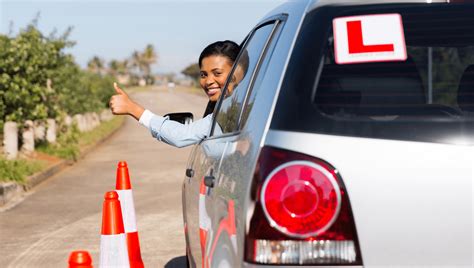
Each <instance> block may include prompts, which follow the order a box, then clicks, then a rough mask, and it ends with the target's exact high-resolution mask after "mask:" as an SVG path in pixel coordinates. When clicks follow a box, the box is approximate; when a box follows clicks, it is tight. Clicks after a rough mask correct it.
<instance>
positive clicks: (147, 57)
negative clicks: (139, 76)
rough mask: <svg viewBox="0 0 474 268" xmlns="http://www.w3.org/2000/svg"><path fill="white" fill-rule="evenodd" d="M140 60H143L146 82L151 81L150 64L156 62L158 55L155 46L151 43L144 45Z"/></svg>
mask: <svg viewBox="0 0 474 268" xmlns="http://www.w3.org/2000/svg"><path fill="white" fill-rule="evenodd" d="M141 57H142V62H143V72H144V75H145V79H146V80H147V84H148V82H151V81H149V80H151V65H152V64H154V63H156V62H157V58H158V55H157V54H156V52H155V48H154V47H153V45H151V44H148V45H147V46H146V47H145V50H144V51H143V53H142V55H141Z"/></svg>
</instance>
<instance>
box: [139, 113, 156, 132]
mask: <svg viewBox="0 0 474 268" xmlns="http://www.w3.org/2000/svg"><path fill="white" fill-rule="evenodd" d="M154 115H155V114H153V113H152V112H150V111H149V110H145V111H144V112H143V114H142V116H140V120H138V122H139V123H140V125H142V126H144V127H146V128H148V129H150V122H151V118H152V117H153V116H154Z"/></svg>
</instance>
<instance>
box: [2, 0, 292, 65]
mask: <svg viewBox="0 0 474 268" xmlns="http://www.w3.org/2000/svg"><path fill="white" fill-rule="evenodd" d="M281 3H283V1H282V0H254V1H250V0H220V1H217V0H205V1H199V0H174V1H172V0H155V1H151V0H139V1H132V0H128V1H116V0H115V1H113V0H101V1H93V0H82V1H78V0H74V1H72V0H61V1H59V0H56V1H41V0H29V1H24V0H0V23H1V27H0V34H8V33H11V34H12V35H15V34H16V33H18V31H19V30H20V29H22V28H24V27H25V26H26V25H27V24H28V23H30V22H31V21H32V20H33V19H34V18H35V17H36V15H37V14H38V12H39V14H40V18H39V21H38V28H39V29H40V30H41V32H42V33H44V34H46V35H48V34H49V33H51V32H52V31H53V30H57V32H58V33H59V34H60V33H63V32H64V31H65V30H66V29H67V28H68V27H70V26H72V27H73V30H72V33H71V35H70V37H69V39H70V40H72V41H75V42H76V45H75V46H74V47H72V48H69V49H68V50H67V52H69V53H71V54H73V55H74V57H75V59H76V62H77V63H78V64H79V65H81V66H82V67H85V66H86V65H87V62H88V61H89V60H90V59H91V58H92V57H93V56H96V55H97V56H99V57H101V58H103V59H104V60H106V61H107V62H109V61H110V60H112V59H116V60H123V59H126V58H128V57H130V55H131V54H132V53H133V51H134V50H143V49H144V48H145V46H146V45H147V44H152V45H153V46H154V47H155V49H156V50H157V52H158V57H159V59H158V63H157V64H155V65H154V66H153V71H154V72H155V73H168V72H174V73H180V72H181V70H183V69H184V68H185V67H186V66H188V65H189V64H191V63H195V62H197V59H198V57H199V54H200V52H201V51H202V49H203V48H204V47H205V46H206V45H208V44H210V43H212V42H214V41H218V40H226V39H229V40H233V41H235V42H237V43H240V42H241V41H242V40H243V39H244V38H245V36H246V35H247V34H248V33H249V32H250V30H251V29H252V28H253V27H254V26H255V25H256V24H257V23H258V21H259V20H260V19H261V18H262V17H263V16H265V14H267V13H268V12H270V11H271V10H272V9H273V8H275V7H277V6H278V5H280V4H281Z"/></svg>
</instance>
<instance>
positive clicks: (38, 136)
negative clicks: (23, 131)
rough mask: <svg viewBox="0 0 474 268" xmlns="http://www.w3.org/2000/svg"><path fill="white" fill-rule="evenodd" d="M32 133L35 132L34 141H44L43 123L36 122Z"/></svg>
mask: <svg viewBox="0 0 474 268" xmlns="http://www.w3.org/2000/svg"><path fill="white" fill-rule="evenodd" d="M34 132H35V140H37V141H44V140H45V139H46V127H45V126H44V122H42V121H40V120H36V121H35V126H34Z"/></svg>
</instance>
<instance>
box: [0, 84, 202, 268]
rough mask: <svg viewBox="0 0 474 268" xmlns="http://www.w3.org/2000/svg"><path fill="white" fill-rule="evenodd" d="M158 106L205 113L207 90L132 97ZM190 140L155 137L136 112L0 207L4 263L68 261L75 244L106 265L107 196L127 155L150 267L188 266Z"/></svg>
mask: <svg viewBox="0 0 474 268" xmlns="http://www.w3.org/2000/svg"><path fill="white" fill-rule="evenodd" d="M133 98H134V99H136V100H137V101H138V102H139V103H141V104H142V105H144V106H145V107H147V108H149V109H150V110H151V111H153V112H155V113H158V114H164V113H168V112H180V111H181V112H183V111H191V112H193V114H194V115H195V117H201V116H202V113H203V111H204V109H205V105H206V103H207V100H206V98H205V97H203V96H200V95H196V94H189V93H185V92H183V91H180V92H169V91H168V90H166V89H159V88H155V89H153V90H151V91H146V92H140V93H136V94H135V95H134V97H133ZM190 149H191V147H189V148H184V149H177V148H174V147H171V146H169V145H166V144H163V143H161V142H158V141H156V140H155V139H153V138H152V137H151V135H150V133H149V132H148V131H147V130H146V129H145V128H144V127H142V126H140V125H139V124H138V123H137V122H136V121H135V120H134V119H132V118H131V117H129V118H127V120H126V121H125V124H124V126H123V127H122V128H121V129H120V130H119V131H118V132H117V133H116V134H114V135H113V136H112V137H111V138H110V139H109V140H107V141H106V142H105V143H103V144H102V145H100V146H98V147H97V148H96V149H95V150H94V151H92V152H91V153H89V154H88V155H87V156H86V157H85V158H84V159H81V160H80V161H79V162H77V163H76V164H74V165H73V166H71V167H68V168H67V169H65V170H63V171H62V172H60V173H59V174H57V175H55V176H54V177H52V178H50V179H49V180H47V181H46V182H44V183H42V184H41V185H39V186H37V187H36V188H35V189H34V190H33V191H32V192H30V193H29V194H28V196H26V197H25V198H24V200H23V201H22V202H21V203H19V204H18V205H16V206H15V207H13V208H11V209H10V210H8V211H4V212H1V213H0V252H1V253H0V267H66V266H67V258H68V256H69V253H70V252H71V251H72V250H76V249H86V250H88V251H89V252H90V253H91V254H92V258H93V264H94V266H95V267H98V266H99V255H98V254H99V245H100V230H101V221H102V218H101V217H102V201H103V196H104V193H105V192H106V191H110V190H113V189H114V187H115V170H116V166H117V163H118V161H120V160H125V161H127V162H128V166H129V170H130V175H131V179H132V186H133V194H134V199H135V208H136V215H137V227H138V232H139V236H140V243H141V251H142V258H143V260H144V263H145V266H147V267H181V265H183V261H184V258H183V256H184V255H185V242H184V235H183V234H184V231H183V222H182V214H181V184H182V180H183V178H184V172H185V163H186V161H187V156H188V154H189V152H190Z"/></svg>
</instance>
